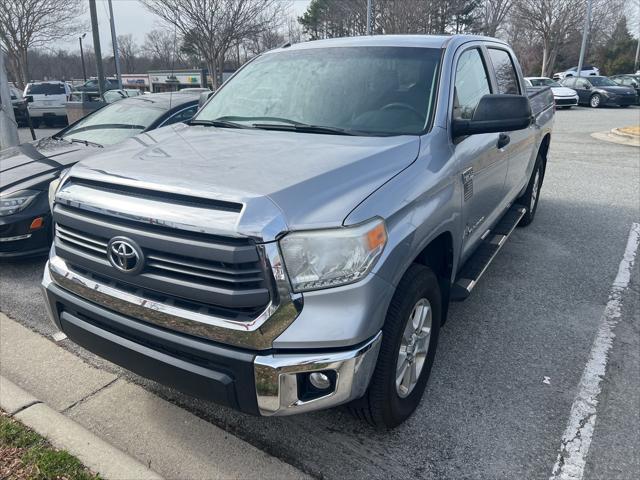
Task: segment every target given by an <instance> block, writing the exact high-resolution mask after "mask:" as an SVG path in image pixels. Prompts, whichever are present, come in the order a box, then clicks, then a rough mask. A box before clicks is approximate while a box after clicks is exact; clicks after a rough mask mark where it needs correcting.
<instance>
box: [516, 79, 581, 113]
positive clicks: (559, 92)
mask: <svg viewBox="0 0 640 480" xmlns="http://www.w3.org/2000/svg"><path fill="white" fill-rule="evenodd" d="M524 81H525V83H526V84H527V86H529V87H551V91H552V92H553V100H554V101H555V104H556V107H562V108H571V107H574V106H576V105H578V92H576V91H575V90H574V89H572V88H568V87H564V86H562V85H560V84H559V83H558V82H555V81H553V80H551V79H550V78H547V77H525V79H524Z"/></svg>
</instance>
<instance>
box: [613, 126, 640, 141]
mask: <svg viewBox="0 0 640 480" xmlns="http://www.w3.org/2000/svg"><path fill="white" fill-rule="evenodd" d="M611 133H612V134H614V135H618V136H620V137H625V138H631V139H633V140H640V135H634V134H633V133H626V132H623V131H622V130H620V129H619V128H612V129H611Z"/></svg>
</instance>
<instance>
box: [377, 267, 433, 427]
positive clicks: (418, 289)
mask: <svg viewBox="0 0 640 480" xmlns="http://www.w3.org/2000/svg"><path fill="white" fill-rule="evenodd" d="M421 298H426V299H428V300H429V303H430V304H431V309H432V327H431V337H430V340H429V349H428V351H427V358H426V359H425V363H424V366H423V368H422V371H421V372H420V377H419V379H418V383H417V384H416V386H415V387H414V389H413V390H412V392H411V393H410V394H409V395H408V396H407V397H405V398H401V397H400V396H399V395H398V392H397V390H396V385H395V373H396V365H397V360H398V352H399V349H400V343H401V341H402V335H403V333H404V329H405V326H406V324H407V322H408V321H409V316H410V314H411V311H412V309H413V307H414V306H415V304H416V302H417V301H418V300H419V299H421ZM441 318H442V298H441V294H440V286H439V282H438V279H437V277H436V275H435V274H434V273H433V272H432V271H431V269H430V268H428V267H426V266H423V265H417V264H416V265H412V266H411V267H410V268H409V270H408V271H407V273H406V274H405V277H404V278H403V280H402V281H401V282H400V284H399V285H398V288H397V290H396V294H395V296H394V298H393V300H392V306H391V307H390V309H389V313H388V314H387V321H386V322H385V326H384V328H383V337H382V339H383V340H382V346H381V349H380V354H379V360H380V359H381V357H383V356H384V357H385V358H384V361H383V362H381V361H379V362H378V367H380V366H381V365H384V367H383V368H378V367H377V368H376V371H375V373H374V378H375V380H374V381H375V383H376V384H375V385H374V386H373V388H376V389H378V390H382V391H381V392H378V393H382V397H383V398H384V399H385V402H384V407H383V409H382V412H381V413H382V415H383V418H384V424H385V425H386V426H387V427H394V426H396V425H398V424H400V423H402V422H403V421H404V420H405V419H406V418H407V417H409V416H410V415H411V414H412V413H413V411H414V410H415V409H416V408H417V406H418V405H419V403H420V400H421V399H422V395H423V393H424V389H425V387H426V385H427V381H428V380H429V375H430V373H431V368H432V366H433V362H434V359H435V354H436V348H437V344H438V336H439V332H440V323H441Z"/></svg>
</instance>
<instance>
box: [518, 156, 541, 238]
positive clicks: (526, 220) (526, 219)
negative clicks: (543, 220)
mask: <svg viewBox="0 0 640 480" xmlns="http://www.w3.org/2000/svg"><path fill="white" fill-rule="evenodd" d="M538 171H540V180H539V183H538V197H537V198H536V203H535V205H534V206H533V209H531V196H532V195H533V187H534V184H535V178H536V172H538ZM543 181H544V162H543V161H542V156H541V155H540V154H539V153H538V156H537V157H536V163H535V166H534V167H533V172H531V177H530V178H529V184H528V185H527V189H526V190H525V192H524V195H522V196H521V197H520V198H519V199H518V203H519V204H520V205H523V206H524V207H525V208H526V209H527V212H526V213H525V214H524V216H523V217H522V220H520V223H519V224H518V226H519V227H524V226H527V225H529V224H530V223H531V222H533V218H534V217H535V215H536V211H537V210H538V203H540V191H541V190H542V183H543Z"/></svg>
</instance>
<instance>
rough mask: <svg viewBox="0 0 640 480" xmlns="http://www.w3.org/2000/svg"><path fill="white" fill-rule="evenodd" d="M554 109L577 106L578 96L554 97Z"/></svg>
mask: <svg viewBox="0 0 640 480" xmlns="http://www.w3.org/2000/svg"><path fill="white" fill-rule="evenodd" d="M553 100H554V101H555V104H556V107H574V106H576V105H578V96H577V95H574V96H573V97H554V99H553Z"/></svg>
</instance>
